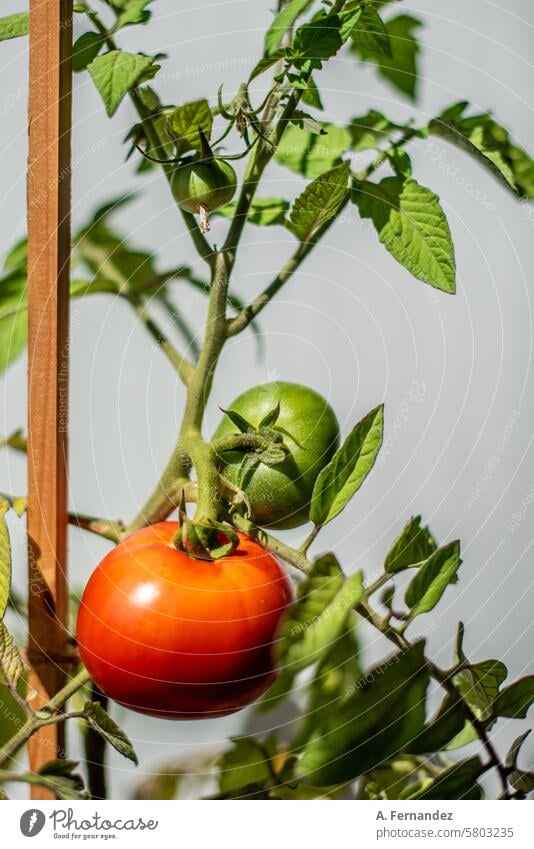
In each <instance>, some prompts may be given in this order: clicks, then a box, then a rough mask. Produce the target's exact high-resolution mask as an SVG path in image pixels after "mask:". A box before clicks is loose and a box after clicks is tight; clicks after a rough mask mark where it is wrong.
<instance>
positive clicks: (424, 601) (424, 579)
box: [404, 540, 462, 624]
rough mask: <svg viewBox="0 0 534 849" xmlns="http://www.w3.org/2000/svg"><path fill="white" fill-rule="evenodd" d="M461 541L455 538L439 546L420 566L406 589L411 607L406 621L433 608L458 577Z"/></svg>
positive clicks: (410, 620)
mask: <svg viewBox="0 0 534 849" xmlns="http://www.w3.org/2000/svg"><path fill="white" fill-rule="evenodd" d="M461 562H462V561H461V559H460V543H459V542H458V541H457V540H455V541H454V542H450V543H449V544H448V545H444V546H443V548H438V550H437V551H435V552H434V554H432V555H431V556H430V557H429V558H428V560H426V561H425V563H424V564H423V565H422V566H421V567H420V569H419V570H418V572H417V573H416V575H415V577H414V578H413V579H412V580H411V582H410V583H409V585H408V589H407V590H406V594H405V596H404V600H405V602H406V604H407V605H408V607H410V608H411V610H410V614H409V616H408V619H407V620H406V623H407V624H409V623H410V622H412V621H413V620H414V619H415V617H416V616H420V615H421V614H422V613H428V611H429V610H432V609H433V608H434V607H435V606H436V604H437V603H438V601H439V600H440V598H441V596H442V595H443V593H444V592H445V590H446V589H447V587H448V585H449V584H450V583H452V582H453V581H454V580H455V579H456V574H457V572H458V569H459V568H460V565H461Z"/></svg>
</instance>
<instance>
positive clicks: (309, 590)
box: [276, 554, 363, 673]
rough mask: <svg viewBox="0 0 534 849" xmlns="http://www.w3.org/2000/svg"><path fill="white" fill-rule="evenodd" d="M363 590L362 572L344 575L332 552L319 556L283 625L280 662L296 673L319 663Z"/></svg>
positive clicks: (279, 647) (279, 642)
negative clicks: (347, 576)
mask: <svg viewBox="0 0 534 849" xmlns="http://www.w3.org/2000/svg"><path fill="white" fill-rule="evenodd" d="M362 592H363V586H362V576H361V574H360V573H358V574H356V575H351V577H349V578H345V577H344V576H343V574H342V572H341V569H340V567H339V564H338V562H337V560H336V558H335V557H334V555H333V554H326V555H324V556H323V557H321V558H319V560H317V561H316V562H315V563H314V565H313V567H312V569H311V571H310V574H309V576H308V577H307V578H306V581H305V582H304V584H303V585H302V587H301V589H300V593H299V598H298V600H297V602H296V603H295V605H293V606H292V607H291V608H290V610H289V611H288V614H287V616H286V617H285V618H284V620H283V622H282V625H281V626H280V629H279V632H278V640H279V641H278V642H277V649H276V654H277V659H278V662H279V664H280V666H281V667H282V668H283V669H285V670H289V671H291V672H293V673H296V672H300V671H301V670H302V669H306V667H308V666H311V665H312V664H314V663H317V661H318V660H320V659H321V657H323V655H324V654H325V653H326V652H327V651H328V650H329V648H330V647H331V645H332V644H333V643H334V641H335V640H336V639H337V638H338V637H339V635H340V634H341V632H342V630H343V628H344V626H345V623H346V621H347V616H348V615H349V613H350V611H351V610H352V609H353V608H354V607H355V605H357V604H358V601H359V600H360V598H361V597H362ZM327 599H328V600H327Z"/></svg>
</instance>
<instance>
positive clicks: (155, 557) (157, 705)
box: [77, 522, 292, 719]
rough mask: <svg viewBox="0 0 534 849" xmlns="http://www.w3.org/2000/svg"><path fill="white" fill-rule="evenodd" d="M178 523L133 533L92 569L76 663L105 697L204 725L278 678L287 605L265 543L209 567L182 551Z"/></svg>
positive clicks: (288, 592)
mask: <svg viewBox="0 0 534 849" xmlns="http://www.w3.org/2000/svg"><path fill="white" fill-rule="evenodd" d="M177 529H178V524H177V523H176V522H160V523H159V524H156V525H152V526H151V527H148V528H144V529H143V530H140V531H137V532H136V533H134V534H132V536H131V537H129V538H128V539H126V540H124V542H122V543H120V545H118V546H117V547H116V548H115V549H113V551H111V552H110V553H109V554H108V555H107V556H106V557H105V558H104V559H103V560H102V562H101V563H100V564H99V565H98V566H97V568H96V569H95V571H94V572H93V574H92V575H91V578H90V579H89V582H88V584H87V587H86V588H85V591H84V593H83V597H82V600H81V604H80V610H79V614H78V626H77V636H78V644H79V649H80V655H81V658H82V660H83V662H84V664H85V666H86V667H87V669H88V671H89V673H90V675H91V677H92V678H93V680H94V681H95V682H96V684H97V685H98V686H99V687H100V688H101V689H102V691H103V692H104V693H106V695H108V696H109V697H110V698H112V699H114V700H115V701H117V702H120V703H121V704H123V705H125V706H126V707H128V708H130V709H131V710H135V711H139V712H141V713H148V714H151V715H152V716H158V717H164V718H167V719H201V718H204V717H212V716H223V715H224V714H228V713H233V712H234V711H236V710H240V709H241V708H243V707H245V706H246V705H248V704H250V702H252V701H254V699H256V698H258V697H259V696H260V695H261V694H262V693H263V692H264V691H265V690H266V689H267V687H268V686H269V685H270V684H271V683H272V681H273V680H274V678H275V674H276V673H275V667H274V662H273V652H272V647H273V641H274V640H275V633H276V629H277V626H278V623H279V621H280V618H281V616H282V615H283V613H284V611H285V610H286V608H287V606H288V604H290V602H291V600H292V589H291V583H290V581H289V578H288V577H287V575H286V573H285V572H284V570H283V568H282V566H281V565H280V563H279V562H278V560H276V559H275V558H274V557H273V556H272V555H271V554H269V553H268V552H267V551H265V549H264V548H262V546H261V545H259V544H258V543H257V542H254V540H251V539H250V538H249V537H247V536H245V535H244V534H239V546H238V547H237V548H236V550H235V551H234V552H233V553H232V554H231V555H229V556H228V557H223V558H221V559H220V560H216V561H214V562H208V561H204V560H197V559H194V558H193V557H190V556H189V555H188V554H185V553H184V552H182V551H178V550H177V549H176V548H175V547H174V546H173V544H172V538H173V536H174V534H175V533H176V531H177Z"/></svg>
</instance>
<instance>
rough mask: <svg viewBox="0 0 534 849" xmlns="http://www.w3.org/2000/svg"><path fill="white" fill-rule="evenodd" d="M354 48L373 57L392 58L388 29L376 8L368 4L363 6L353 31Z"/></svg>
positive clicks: (351, 35)
mask: <svg viewBox="0 0 534 849" xmlns="http://www.w3.org/2000/svg"><path fill="white" fill-rule="evenodd" d="M350 37H351V38H352V41H353V44H354V47H355V48H356V49H357V50H359V51H361V52H362V53H364V54H365V55H371V56H385V57H386V58H390V57H392V55H393V53H392V50H391V42H390V38H389V33H388V31H387V28H386V26H385V24H384V22H383V20H382V18H381V17H380V15H379V14H378V12H377V11H376V9H375V8H374V6H371V5H369V4H367V3H365V5H363V6H362V13H361V15H360V17H359V18H358V20H357V21H356V25H355V26H354V29H353V30H352V32H351V34H350Z"/></svg>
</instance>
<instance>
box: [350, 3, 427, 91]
mask: <svg viewBox="0 0 534 849" xmlns="http://www.w3.org/2000/svg"><path fill="white" fill-rule="evenodd" d="M421 26H422V23H421V21H420V20H419V19H418V18H415V17H413V16H412V15H397V16H396V17H394V18H391V19H390V20H389V21H387V22H386V24H385V30H386V32H385V34H384V33H383V32H380V33H379V32H378V28H376V32H375V37H374V39H373V40H372V41H371V40H370V38H367V40H366V43H365V42H364V41H363V40H362V36H361V35H360V34H359V33H358V29H356V37H355V39H354V41H353V44H352V49H353V51H354V52H355V53H356V54H357V55H358V56H359V57H360V58H362V59H364V60H371V61H374V62H376V68H377V71H378V73H379V75H380V76H381V77H383V78H384V80H385V81H386V82H387V83H389V84H390V85H392V86H393V88H394V89H395V90H396V91H399V92H401V93H402V94H404V95H406V96H407V97H409V98H410V100H416V99H417V93H418V84H419V69H418V55H419V52H420V46H419V42H418V41H417V38H416V37H415V35H414V33H415V32H416V30H418V29H419V27H421ZM386 36H387V42H386ZM386 43H389V45H390V48H391V56H387V55H386V53H385V50H386Z"/></svg>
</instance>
